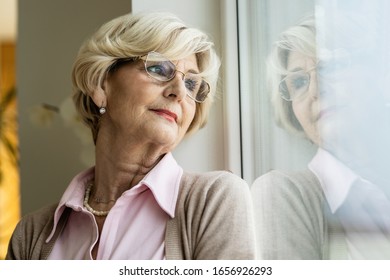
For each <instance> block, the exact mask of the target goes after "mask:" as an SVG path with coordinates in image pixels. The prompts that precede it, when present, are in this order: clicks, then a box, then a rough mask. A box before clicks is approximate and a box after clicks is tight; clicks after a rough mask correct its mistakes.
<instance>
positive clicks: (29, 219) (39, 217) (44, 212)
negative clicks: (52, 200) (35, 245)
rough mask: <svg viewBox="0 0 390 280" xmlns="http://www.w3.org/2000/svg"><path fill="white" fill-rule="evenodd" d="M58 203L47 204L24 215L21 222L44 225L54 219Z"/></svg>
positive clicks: (35, 225)
mask: <svg viewBox="0 0 390 280" xmlns="http://www.w3.org/2000/svg"><path fill="white" fill-rule="evenodd" d="M56 207H57V204H51V205H46V206H44V207H42V208H40V209H38V210H34V211H32V212H30V213H28V214H26V215H24V216H23V217H22V219H21V220H20V223H23V224H24V226H33V227H37V226H44V225H46V224H47V223H48V222H50V221H52V220H53V217H54V212H55V210H56Z"/></svg>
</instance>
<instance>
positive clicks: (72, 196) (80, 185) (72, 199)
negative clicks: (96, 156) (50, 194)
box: [46, 167, 95, 242]
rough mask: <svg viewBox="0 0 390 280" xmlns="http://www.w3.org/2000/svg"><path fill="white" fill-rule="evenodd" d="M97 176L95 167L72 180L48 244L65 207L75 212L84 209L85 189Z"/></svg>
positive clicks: (56, 216) (59, 206)
mask: <svg viewBox="0 0 390 280" xmlns="http://www.w3.org/2000/svg"><path fill="white" fill-rule="evenodd" d="M94 174H95V167H91V168H88V169H87V170H84V171H83V172H81V173H79V174H78V175H76V177H74V178H73V179H72V181H71V182H70V184H69V186H68V187H67V188H66V190H65V192H64V194H63V195H62V197H61V200H60V202H59V203H58V206H57V208H56V210H55V212H54V225H53V229H52V231H51V233H50V235H49V237H48V238H47V240H46V242H49V241H50V239H51V238H52V237H53V235H54V233H55V231H56V228H57V224H58V221H59V220H60V218H61V215H62V213H63V212H64V210H65V207H71V208H73V209H75V210H78V209H81V208H82V207H83V201H84V194H85V188H86V185H87V183H88V182H89V181H91V180H92V179H93V177H94Z"/></svg>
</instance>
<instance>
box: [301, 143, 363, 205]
mask: <svg viewBox="0 0 390 280" xmlns="http://www.w3.org/2000/svg"><path fill="white" fill-rule="evenodd" d="M308 167H309V169H310V170H311V171H312V172H313V173H314V174H315V175H316V176H317V178H318V180H319V181H320V183H321V187H322V189H323V191H324V193H325V197H326V200H327V201H328V204H329V206H330V209H331V211H332V213H335V212H336V211H337V209H338V208H339V207H340V206H341V205H342V204H343V202H344V201H345V199H346V197H347V195H348V192H349V190H350V188H351V186H352V184H353V183H354V182H355V181H356V180H359V179H360V177H359V176H358V175H357V174H356V173H354V172H353V171H352V170H351V169H349V168H348V167H347V166H345V165H344V164H343V163H341V162H340V161H339V160H338V159H336V158H335V157H334V156H333V155H332V154H330V153H329V152H327V151H325V150H323V149H318V151H317V153H316V155H315V156H314V157H313V159H312V160H311V161H310V163H309V165H308Z"/></svg>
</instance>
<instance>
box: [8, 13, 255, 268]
mask: <svg viewBox="0 0 390 280" xmlns="http://www.w3.org/2000/svg"><path fill="white" fill-rule="evenodd" d="M218 70H219V59H218V57H217V55H216V52H215V50H214V45H213V43H212V42H211V41H210V40H209V38H208V37H207V35H206V34H205V33H203V32H201V31H200V30H197V29H195V28H191V27H188V26H186V25H185V24H184V23H183V22H182V21H181V20H180V19H178V18H177V17H176V16H174V15H172V14H168V13H140V14H134V15H133V14H126V15H123V16H120V17H118V18H116V19H113V20H111V21H109V22H108V23H106V24H104V25H103V26H102V27H101V28H100V29H99V30H98V31H97V32H96V33H95V34H94V35H93V36H92V37H91V38H90V39H89V40H87V41H86V42H85V43H84V44H83V45H82V47H81V49H80V51H79V53H78V56H77V58H76V61H75V64H74V68H73V73H72V77H73V84H74V100H75V104H76V107H77V109H78V111H79V112H80V114H81V116H82V118H83V120H84V121H85V122H86V124H87V125H88V126H89V127H90V128H91V130H92V135H93V139H94V142H95V146H96V165H95V166H94V167H92V168H90V169H88V170H86V171H84V172H81V173H80V174H78V175H77V176H76V177H75V178H74V179H73V180H72V181H71V183H70V185H69V186H68V188H67V189H66V191H65V193H64V195H63V196H62V198H61V200H60V202H59V204H57V205H54V206H50V207H48V208H44V209H42V210H40V211H38V212H36V213H33V214H30V215H27V216H25V217H24V218H23V219H22V220H21V222H20V223H19V225H18V226H17V228H16V229H15V232H14V234H13V237H12V240H11V242H10V246H9V251H8V255H7V258H8V259H160V260H161V259H253V258H254V251H255V247H254V226H253V216H252V208H251V207H252V206H251V199H250V191H249V187H248V185H247V184H246V183H245V182H244V181H243V180H242V179H241V178H239V177H238V176H236V175H233V174H232V173H229V172H225V171H212V172H206V173H203V174H193V173H188V172H184V171H183V170H182V168H181V167H180V166H179V165H178V164H177V163H176V161H175V159H174V158H173V156H172V154H171V152H172V151H173V150H174V148H175V147H176V146H177V145H178V144H179V143H180V142H181V140H182V139H183V137H186V136H188V135H190V134H191V133H194V132H196V131H197V130H198V129H200V128H201V127H203V126H204V125H205V123H206V120H207V116H208V112H209V109H210V105H211V103H212V102H213V98H214V95H215V92H216V84H217V78H218Z"/></svg>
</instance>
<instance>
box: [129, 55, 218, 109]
mask: <svg viewBox="0 0 390 280" xmlns="http://www.w3.org/2000/svg"><path fill="white" fill-rule="evenodd" d="M150 54H157V55H159V56H160V57H162V58H164V59H165V60H162V61H167V62H170V63H171V64H172V65H173V66H174V74H173V75H172V77H171V78H169V79H168V80H160V79H158V78H157V77H155V76H153V75H152V74H150V73H149V71H148V67H147V58H148V56H149V55H150ZM145 58H146V59H145ZM128 60H131V61H137V60H142V61H143V62H144V67H145V71H146V73H147V74H148V75H149V77H151V78H153V79H155V80H156V81H159V82H169V81H172V80H173V79H174V78H175V77H176V73H177V72H179V73H181V74H182V75H183V78H182V80H183V81H184V82H185V80H184V79H185V77H186V75H187V74H188V73H191V72H187V73H184V72H182V71H180V70H177V68H176V65H175V64H174V63H173V62H172V61H171V60H169V59H168V58H166V57H165V56H164V55H162V54H161V53H159V52H155V51H150V52H148V53H147V54H144V55H140V56H136V57H132V58H130V59H128ZM191 74H193V75H197V74H195V73H191ZM201 80H202V81H203V82H205V83H206V87H207V89H208V90H207V92H206V93H205V95H206V96H205V98H204V100H197V99H196V98H195V97H194V96H192V95H191V94H190V92H189V89H187V88H186V94H187V96H188V97H189V98H191V99H192V100H194V101H195V102H197V103H203V102H204V101H205V100H206V98H207V97H208V95H209V93H210V91H211V87H210V84H209V83H208V82H207V81H206V80H205V79H203V78H201ZM196 94H198V93H196Z"/></svg>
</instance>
